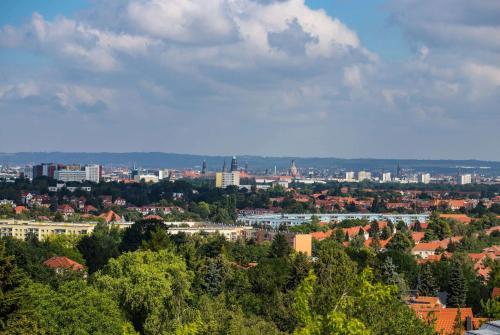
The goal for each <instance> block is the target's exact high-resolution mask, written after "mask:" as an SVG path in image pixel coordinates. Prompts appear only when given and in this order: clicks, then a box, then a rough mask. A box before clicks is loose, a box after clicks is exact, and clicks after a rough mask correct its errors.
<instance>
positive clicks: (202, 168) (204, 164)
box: [201, 160, 207, 174]
mask: <svg viewBox="0 0 500 335" xmlns="http://www.w3.org/2000/svg"><path fill="white" fill-rule="evenodd" d="M206 173H207V161H205V160H204V161H203V164H202V165H201V174H206Z"/></svg>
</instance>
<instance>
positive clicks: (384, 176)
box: [382, 172, 391, 183]
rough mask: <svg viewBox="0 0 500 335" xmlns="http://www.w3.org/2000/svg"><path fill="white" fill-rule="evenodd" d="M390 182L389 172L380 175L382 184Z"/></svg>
mask: <svg viewBox="0 0 500 335" xmlns="http://www.w3.org/2000/svg"><path fill="white" fill-rule="evenodd" d="M390 181H391V173H390V172H384V173H382V182H383V183H389V182H390Z"/></svg>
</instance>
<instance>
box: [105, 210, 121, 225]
mask: <svg viewBox="0 0 500 335" xmlns="http://www.w3.org/2000/svg"><path fill="white" fill-rule="evenodd" d="M99 217H100V218H103V219H104V221H106V223H110V222H123V221H124V220H123V218H122V217H121V216H120V215H118V214H116V213H115V212H113V211H107V212H106V213H102V214H101V215H99Z"/></svg>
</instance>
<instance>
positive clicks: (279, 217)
mask: <svg viewBox="0 0 500 335" xmlns="http://www.w3.org/2000/svg"><path fill="white" fill-rule="evenodd" d="M313 215H316V216H318V217H319V219H320V221H322V222H330V221H336V222H340V221H343V220H346V219H365V220H368V221H369V222H371V221H373V220H376V221H391V222H393V223H397V222H398V221H403V222H404V223H406V224H407V225H410V224H411V223H413V222H415V221H417V220H418V221H419V222H427V220H428V218H429V215H428V214H385V213H331V214H263V215H240V216H239V217H238V222H240V223H242V224H244V225H247V226H269V227H272V228H278V227H279V226H281V225H286V226H297V225H301V224H304V223H309V222H311V217H312V216H313Z"/></svg>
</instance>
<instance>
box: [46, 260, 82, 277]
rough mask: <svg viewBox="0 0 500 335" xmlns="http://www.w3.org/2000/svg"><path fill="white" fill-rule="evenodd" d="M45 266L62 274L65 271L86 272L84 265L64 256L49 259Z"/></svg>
mask: <svg viewBox="0 0 500 335" xmlns="http://www.w3.org/2000/svg"><path fill="white" fill-rule="evenodd" d="M43 265H45V266H46V267H48V268H51V269H53V270H54V271H56V272H57V273H61V272H62V271H64V270H71V271H83V270H84V268H83V265H81V264H80V263H77V262H75V261H74V260H71V259H69V258H68V257H64V256H54V257H52V258H49V259H47V260H46V261H45V262H43Z"/></svg>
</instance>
